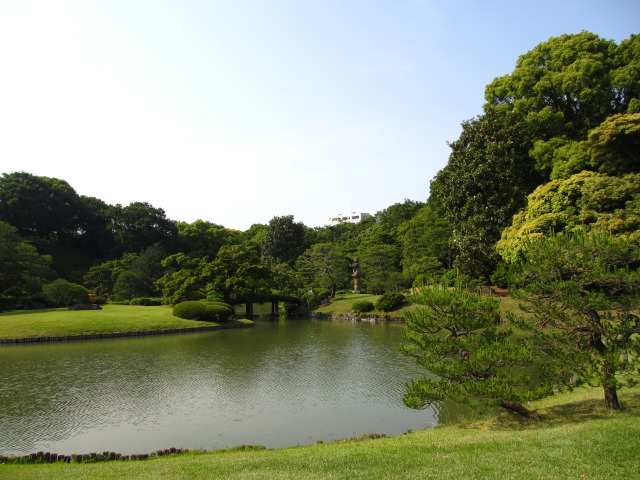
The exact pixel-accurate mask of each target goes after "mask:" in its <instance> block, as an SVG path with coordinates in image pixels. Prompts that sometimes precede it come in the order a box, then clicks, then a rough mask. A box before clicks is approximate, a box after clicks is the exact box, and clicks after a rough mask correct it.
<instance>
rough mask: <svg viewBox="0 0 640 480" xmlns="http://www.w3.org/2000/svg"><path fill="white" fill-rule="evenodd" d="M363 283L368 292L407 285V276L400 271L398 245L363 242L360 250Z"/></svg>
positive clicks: (375, 292)
mask: <svg viewBox="0 0 640 480" xmlns="http://www.w3.org/2000/svg"><path fill="white" fill-rule="evenodd" d="M358 257H359V263H360V275H361V278H362V285H363V287H364V289H365V290H366V291H367V292H368V293H372V294H374V295H381V294H383V293H384V292H387V291H391V290H396V289H401V288H404V287H405V286H406V278H405V277H404V276H403V275H402V273H401V271H400V251H399V248H398V247H397V246H396V245H390V244H385V243H380V242H377V241H376V239H372V240H371V241H370V242H363V244H362V245H361V247H360V249H359V250H358Z"/></svg>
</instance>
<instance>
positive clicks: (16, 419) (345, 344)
mask: <svg viewBox="0 0 640 480" xmlns="http://www.w3.org/2000/svg"><path fill="white" fill-rule="evenodd" d="M403 328H404V327H403V326H402V325H396V324H394V325H385V324H380V325H370V324H361V323H341V322H331V321H319V320H308V319H296V320H279V321H278V320H276V321H258V322H257V325H256V327H254V328H249V329H240V330H224V331H218V332H207V333H198V334H182V335H169V336H158V337H142V338H125V339H113V340H97V341H86V342H72V343H57V344H55V343H54V344H43V345H19V346H3V347H1V348H0V371H1V372H2V375H1V383H0V454H4V455H24V454H28V453H32V452H37V451H50V452H55V453H59V454H67V455H68V454H72V453H90V452H103V451H115V452H119V453H123V454H132V453H149V452H152V451H154V450H158V449H164V448H169V447H177V448H203V449H205V450H213V449H218V448H227V447H231V446H236V445H246V444H250V445H264V446H266V447H268V448H276V447H283V446H291V445H304V444H309V443H313V442H316V441H325V442H326V441H332V440H338V439H342V438H348V437H355V436H360V435H363V434H366V433H385V434H387V435H398V434H400V433H403V432H405V431H407V430H418V429H423V428H427V427H430V426H433V425H434V424H436V423H437V413H436V412H435V411H433V410H424V411H416V410H411V409H409V408H407V407H405V406H404V405H403V403H402V395H403V392H404V388H405V384H406V382H407V381H409V380H410V379H411V378H412V377H413V378H416V377H418V376H419V375H421V374H422V373H423V371H422V370H421V369H420V368H419V367H418V366H417V365H415V364H414V362H413V360H411V359H410V358H407V357H404V356H402V355H400V354H399V353H398V344H399V343H400V342H401V331H402V329H403Z"/></svg>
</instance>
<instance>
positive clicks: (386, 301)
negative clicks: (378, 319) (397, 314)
mask: <svg viewBox="0 0 640 480" xmlns="http://www.w3.org/2000/svg"><path fill="white" fill-rule="evenodd" d="M403 302H404V295H403V294H401V293H398V292H389V293H385V294H384V295H382V296H381V297H380V298H379V299H378V301H377V302H376V310H378V311H380V312H391V311H393V310H395V309H396V308H398V307H399V306H400V305H402V303H403Z"/></svg>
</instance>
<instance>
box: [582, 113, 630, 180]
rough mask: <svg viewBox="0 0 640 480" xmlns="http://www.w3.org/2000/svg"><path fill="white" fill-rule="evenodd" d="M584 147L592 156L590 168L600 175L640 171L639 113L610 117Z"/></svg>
mask: <svg viewBox="0 0 640 480" xmlns="http://www.w3.org/2000/svg"><path fill="white" fill-rule="evenodd" d="M582 146H583V148H584V149H585V150H586V151H587V152H588V153H589V155H590V156H591V166H592V167H593V168H594V169H596V170H597V171H598V172H600V173H606V174H608V175H623V174H625V173H632V172H640V113H634V114H629V115H623V114H620V115H614V116H613V117H609V118H607V119H606V120H605V121H604V122H602V123H601V124H600V125H598V126H597V127H596V128H594V129H593V130H592V131H591V132H590V133H589V138H588V139H587V140H585V141H584V142H582Z"/></svg>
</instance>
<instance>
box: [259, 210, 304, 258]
mask: <svg viewBox="0 0 640 480" xmlns="http://www.w3.org/2000/svg"><path fill="white" fill-rule="evenodd" d="M304 246H305V226H304V224H303V223H300V222H294V221H293V215H285V216H282V217H273V218H272V219H271V220H270V221H269V225H268V226H267V229H266V231H265V233H264V236H263V237H262V238H261V240H260V252H261V253H262V258H263V259H264V261H265V262H266V263H267V265H269V266H270V267H274V266H276V265H278V264H280V263H286V264H292V263H293V262H294V261H295V259H296V258H297V257H298V255H300V254H301V253H302V252H303V251H304Z"/></svg>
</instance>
